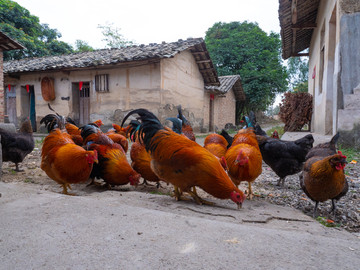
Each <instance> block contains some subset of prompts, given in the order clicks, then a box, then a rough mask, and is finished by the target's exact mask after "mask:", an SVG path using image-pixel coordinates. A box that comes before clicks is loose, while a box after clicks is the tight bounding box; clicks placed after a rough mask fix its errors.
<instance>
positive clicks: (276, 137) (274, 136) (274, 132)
mask: <svg viewBox="0 0 360 270" xmlns="http://www.w3.org/2000/svg"><path fill="white" fill-rule="evenodd" d="M271 138H274V139H280V137H279V133H278V132H277V130H276V129H275V130H274V131H273V133H272V134H271Z"/></svg>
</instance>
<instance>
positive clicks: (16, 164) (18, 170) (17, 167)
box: [15, 163, 24, 172]
mask: <svg viewBox="0 0 360 270" xmlns="http://www.w3.org/2000/svg"><path fill="white" fill-rule="evenodd" d="M23 171H24V170H20V169H19V164H18V163H15V172H23Z"/></svg>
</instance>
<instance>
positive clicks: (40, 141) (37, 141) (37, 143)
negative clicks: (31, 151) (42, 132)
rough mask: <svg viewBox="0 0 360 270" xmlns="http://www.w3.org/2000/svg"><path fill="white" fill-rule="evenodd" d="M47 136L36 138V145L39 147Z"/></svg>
mask: <svg viewBox="0 0 360 270" xmlns="http://www.w3.org/2000/svg"><path fill="white" fill-rule="evenodd" d="M44 139H45V138H41V139H40V140H35V147H36V148H39V146H40V145H42V143H43V142H44Z"/></svg>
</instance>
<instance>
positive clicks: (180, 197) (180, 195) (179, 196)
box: [174, 186, 190, 201]
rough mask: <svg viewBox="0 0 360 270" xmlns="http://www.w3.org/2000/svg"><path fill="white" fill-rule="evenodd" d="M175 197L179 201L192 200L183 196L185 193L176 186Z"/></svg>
mask: <svg viewBox="0 0 360 270" xmlns="http://www.w3.org/2000/svg"><path fill="white" fill-rule="evenodd" d="M174 197H175V199H176V200H177V201H181V200H183V201H189V200H190V199H189V198H187V197H184V196H183V192H182V191H181V190H180V189H179V188H178V187H177V186H174Z"/></svg>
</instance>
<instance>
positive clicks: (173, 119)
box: [166, 117, 182, 134]
mask: <svg viewBox="0 0 360 270" xmlns="http://www.w3.org/2000/svg"><path fill="white" fill-rule="evenodd" d="M166 120H169V121H171V122H172V123H173V127H172V130H173V131H174V132H176V133H177V134H181V129H182V121H181V119H179V118H176V117H169V118H166Z"/></svg>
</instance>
